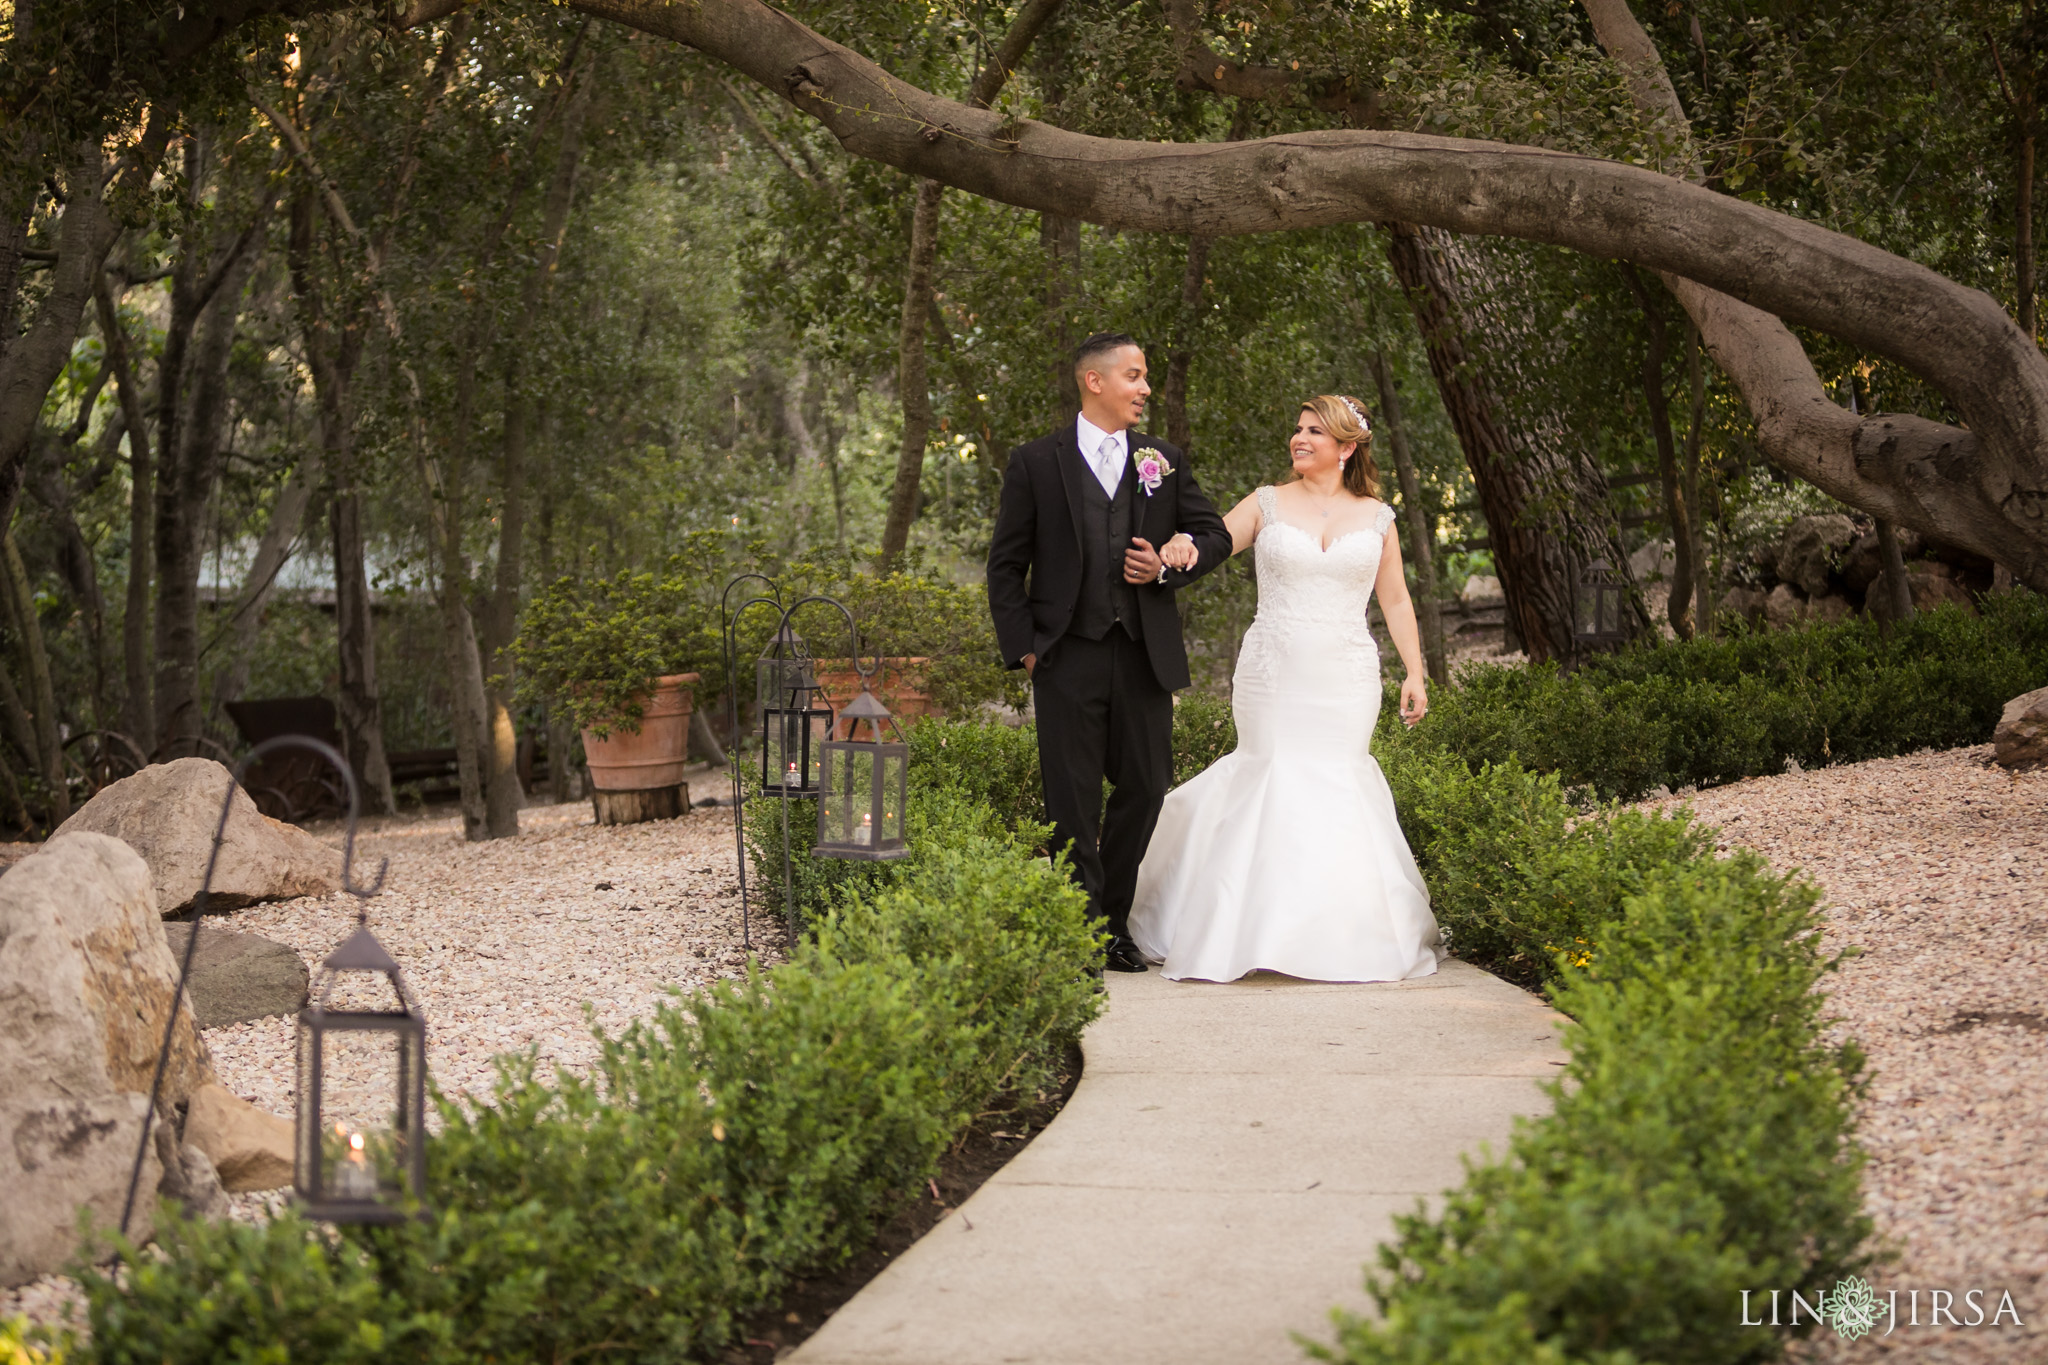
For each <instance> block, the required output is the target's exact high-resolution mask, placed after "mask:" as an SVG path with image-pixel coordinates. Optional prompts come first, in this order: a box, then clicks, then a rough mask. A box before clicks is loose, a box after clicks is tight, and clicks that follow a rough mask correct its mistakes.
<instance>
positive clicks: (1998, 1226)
mask: <svg viewBox="0 0 2048 1365" xmlns="http://www.w3.org/2000/svg"><path fill="white" fill-rule="evenodd" d="M1990 755H1991V749H1990V746H1989V745H1984V746H1980V747H1975V748H1968V749H1955V750H1950V751H1948V752H1945V753H1932V752H1930V753H1919V754H1912V755H1908V756H1906V757H1903V758H1891V759H1880V760H1876V761H1873V762H1869V763H1859V764H1854V765H1850V766H1845V767H1840V768H1828V769H1822V770H1818V771H1814V772H1805V773H1788V774H1787V775H1785V776H1782V777H1767V778H1757V779H1752V780H1750V781H1747V782H1739V783H1735V784H1733V785H1731V786H1727V787H1717V788H1713V789H1711V790H1708V791H1703V792H1700V793H1698V794H1696V795H1691V796H1688V797H1684V798H1682V799H1683V800H1686V801H1688V802H1689V803H1690V804H1691V806H1692V807H1693V809H1694V810H1695V811H1696V812H1697V813H1698V814H1699V816H1700V818H1701V819H1702V820H1704V821H1706V822H1707V823H1708V824H1713V825H1718V826H1720V827H1721V831H1722V836H1723V840H1724V845H1723V846H1724V847H1726V846H1729V845H1733V844H1741V845H1745V846H1747V847H1749V848H1753V849H1755V850H1756V851H1757V852H1759V853H1762V854H1763V855H1765V856H1766V857H1768V858H1769V859H1770V860H1771V861H1772V862H1773V863H1774V864H1776V865H1778V866H1779V867H1782V868H1794V867H1800V868H1804V869H1805V870H1806V871H1807V872H1808V873H1810V874H1811V875H1812V876H1813V877H1814V879H1815V880H1816V881H1818V882H1819V883H1820V885H1821V886H1822V887H1823V888H1825V890H1826V892H1827V896H1828V902H1829V905H1828V929H1827V934H1828V941H1829V943H1830V945H1831V946H1832V947H1835V948H1840V947H1844V946H1847V945H1851V944H1853V945H1856V946H1858V947H1860V948H1861V949H1862V950H1863V952H1862V955H1861V956H1859V957H1855V958H1852V959H1850V960H1849V961H1847V962H1845V963H1844V964H1843V968H1842V971H1841V972H1840V973H1839V974H1838V975H1836V976H1835V977H1833V978H1831V979H1830V981H1829V982H1828V989H1829V991H1830V996H1831V999H1830V1003H1831V1004H1832V1006H1833V1009H1834V1012H1835V1013H1836V1014H1837V1015H1838V1016H1839V1022H1838V1023H1837V1024H1836V1026H1835V1033H1836V1036H1837V1037H1853V1038H1854V1039H1856V1040H1857V1042H1859V1043H1860V1044H1861V1045H1862V1047H1863V1049H1864V1050H1865V1052H1866V1053H1867V1054H1868V1057H1869V1064H1870V1071H1871V1078H1872V1086H1871V1092H1870V1098H1869V1100H1868V1102H1867V1103H1866V1105H1865V1107H1864V1109H1863V1112H1862V1115H1861V1123H1862V1141H1863V1143H1864V1146H1865V1147H1866V1148H1867V1150H1868V1151H1869V1153H1870V1166H1869V1169H1868V1171H1867V1172H1866V1175H1865V1180H1864V1185H1865V1197H1866V1200H1867V1206H1868V1208H1869V1211H1870V1214H1871V1216H1872V1218H1873V1219H1875V1220H1876V1223H1877V1229H1878V1234H1879V1236H1880V1237H1881V1238H1883V1239H1884V1240H1885V1241H1886V1242H1887V1243H1888V1244H1889V1246H1890V1247H1891V1248H1892V1249H1893V1251H1894V1252H1895V1254H1896V1257H1897V1259H1896V1260H1895V1261H1893V1262H1892V1263H1890V1264H1887V1265H1884V1266H1880V1267H1879V1269H1878V1271H1877V1272H1876V1273H1875V1274H1874V1275H1872V1276H1871V1277H1870V1279H1871V1280H1872V1282H1873V1283H1874V1284H1875V1286H1876V1288H1877V1290H1878V1294H1879V1298H1880V1300H1881V1301H1882V1300H1884V1299H1885V1298H1886V1297H1887V1296H1888V1294H1889V1292H1890V1291H1892V1290H1894V1289H1896V1290H1897V1291H1898V1315H1899V1316H1898V1325H1897V1327H1896V1328H1895V1329H1894V1330H1893V1332H1892V1333H1891V1335H1890V1336H1889V1337H1881V1336H1872V1337H1866V1338H1864V1339H1863V1340H1862V1341H1860V1342H1857V1343H1855V1344H1853V1345H1852V1344H1851V1343H1849V1342H1847V1341H1844V1340H1842V1339H1840V1338H1838V1337H1837V1336H1836V1335H1835V1334H1834V1333H1833V1332H1831V1331H1826V1330H1823V1331H1822V1332H1821V1333H1820V1335H1819V1336H1818V1337H1817V1338H1815V1340H1814V1342H1813V1343H1812V1345H1811V1346H1810V1347H1809V1348H1807V1351H1806V1355H1805V1358H1807V1359H1810V1360H1813V1361H1823V1362H1828V1365H1851V1363H1852V1362H1862V1361H1871V1360H1892V1359H1898V1360H1912V1361H1915V1362H1921V1361H1925V1362H1929V1363H1930V1365H1978V1363H1979V1362H1981V1363H1982V1365H2042V1362H2048V1145H2044V1144H2043V1142H2042V1137H2043V1135H2044V1133H2048V857H2044V854H2048V772H2036V773H2031V774H2025V775H2021V776H2017V777H2015V776H2014V775H2012V774H2009V773H2007V772H2005V771H2004V770H2003V769H2001V768H1997V767H1994V766H1992V765H1991V763H1990ZM1680 799H1681V798H1673V799H1672V800H1667V801H1656V802H1651V803H1647V804H1649V805H1651V806H1653V807H1666V806H1671V805H1674V804H1677V802H1678V800H1680ZM1759 1287H1760V1288H1766V1287H1768V1286H1759ZM1916 1289H1917V1290H1921V1291H1923V1292H1922V1293H1921V1295H1920V1298H1919V1301H1918V1303H1919V1316H1920V1321H1921V1322H1922V1323H1923V1324H1924V1323H1928V1322H1930V1321H1931V1306H1932V1299H1931V1297H1930V1295H1929V1294H1928V1293H1927V1292H1926V1291H1930V1290H1937V1289H1939V1290H1945V1291H1948V1292H1950V1293H1953V1294H1955V1295H1956V1302H1955V1304H1954V1306H1953V1310H1952V1312H1953V1316H1954V1318H1955V1319H1956V1320H1957V1321H1958V1322H1967V1320H1968V1318H1969V1316H1970V1313H1969V1309H1968V1308H1967V1306H1966V1305H1965V1304H1964V1303H1963V1301H1962V1295H1963V1293H1964V1291H1967V1290H1971V1289H1981V1290H1984V1291H1985V1293H1984V1295H1983V1298H1982V1300H1981V1302H1983V1304H1984V1305H1985V1306H1984V1311H1983V1325H1980V1326H1977V1327H1974V1328H1973V1327H1969V1326H1957V1327H1950V1326H1948V1325H1946V1324H1945V1323H1944V1324H1943V1325H1942V1326H1939V1327H1930V1326H1919V1327H1914V1326H1912V1325H1910V1324H1909V1322H1908V1320H1907V1319H1908V1312H1909V1306H1910V1304H1911V1302H1912V1301H1911V1300H1910V1299H1909V1297H1908V1296H1909V1293H1910V1291H1913V1290H1916ZM2005 1291H2010V1292H2011V1294H2012V1301H2013V1305H2014V1307H2015V1308H2016V1309H2017V1311H2018V1314H2019V1317H2020V1319H2021V1321H2022V1322H2023V1323H2024V1326H2023V1327H2022V1328H2019V1329H2015V1328H2013V1327H2012V1325H2011V1318H2010V1316H2008V1317H2006V1318H2005V1319H2004V1322H2003V1324H2002V1325H2000V1326H1999V1327H1997V1328H1995V1329H1994V1328H1993V1327H1992V1326H1991V1325H1990V1320H1991V1315H1992V1313H1993V1312H1994V1310H1995V1309H1996V1308H1997V1306H1998V1303H1999V1295H2000V1294H2001V1293H2002V1292H2005ZM1884 1327H1885V1325H1884V1323H1883V1322H1882V1321H1880V1324H1879V1326H1878V1327H1877V1329H1876V1331H1877V1332H1878V1333H1882V1332H1883V1331H1884Z"/></svg>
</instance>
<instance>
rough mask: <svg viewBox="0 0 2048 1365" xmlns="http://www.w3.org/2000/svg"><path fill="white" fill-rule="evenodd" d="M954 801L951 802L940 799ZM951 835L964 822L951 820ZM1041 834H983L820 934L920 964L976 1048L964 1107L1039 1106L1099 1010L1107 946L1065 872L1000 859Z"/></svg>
mask: <svg viewBox="0 0 2048 1365" xmlns="http://www.w3.org/2000/svg"><path fill="white" fill-rule="evenodd" d="M944 799H947V800H956V801H957V800H958V799H959V798H958V797H956V796H954V795H953V794H951V793H948V794H947V796H946V797H945V798H944ZM951 823H952V827H953V828H955V829H964V828H965V827H966V825H967V820H966V819H964V818H959V817H956V818H955V819H954V820H953V821H952V822H951ZM1041 833H1042V831H1040V830H1035V829H1028V828H1027V829H1026V830H1024V831H1023V832H1022V833H1021V834H1006V835H1002V836H998V835H995V834H993V833H977V834H965V835H962V836H956V839H955V841H954V842H951V843H947V844H940V845H936V846H935V847H934V848H933V850H932V852H931V853H930V854H929V855H928V856H926V857H925V858H923V859H922V860H921V861H920V863H919V865H918V867H917V868H916V869H915V872H914V875H912V876H911V877H909V878H907V879H906V880H905V881H904V882H902V883H900V884H898V885H896V886H893V887H889V888H885V889H883V890H880V891H877V892H875V893H873V894H871V895H863V894H861V893H860V892H859V891H854V892H851V893H850V894H849V895H848V896H847V898H846V902H845V904H844V905H843V906H842V907H841V908H840V909H839V910H837V911H836V912H835V913H834V914H833V915H832V916H831V917H830V918H829V919H827V920H826V921H825V922H824V923H823V924H822V925H821V926H820V929H819V936H818V941H819V945H820V949H821V951H824V952H827V953H830V954H833V955H835V956H838V957H841V958H845V959H847V960H851V961H879V960H887V959H889V958H893V957H901V958H903V959H906V960H908V961H910V962H912V963H915V964H916V965H917V971H918V973H919V976H920V979H921V981H922V985H921V987H920V991H921V994H922V996H923V998H925V999H931V1000H947V1001H950V1002H952V1003H953V1005H954V1007H955V1008H956V1010H957V1011H958V1018H959V1020H960V1022H961V1023H962V1024H963V1025H964V1028H963V1029H961V1030H960V1031H959V1033H958V1036H959V1037H961V1038H971V1039H972V1041H973V1046H972V1047H970V1048H968V1049H966V1050H965V1051H964V1053H963V1054H961V1055H960V1056H958V1057H956V1058H954V1059H953V1060H952V1061H951V1063H950V1074H951V1077H952V1081H951V1084H952V1087H953V1089H954V1092H955V1094H956V1096H957V1098H958V1102H959V1103H961V1104H963V1105H966V1106H970V1107H971V1108H972V1109H973V1110H976V1111H978V1110H980V1109H982V1108H984V1107H986V1106H987V1104H988V1103H989V1102H990V1100H991V1099H992V1098H993V1097H995V1096H998V1095H1004V1094H1017V1095H1020V1096H1022V1097H1024V1098H1026V1099H1031V1098H1035V1097H1040V1096H1042V1094H1043V1093H1044V1092H1045V1091H1046V1090H1048V1089H1049V1088H1050V1087H1051V1086H1052V1084H1053V1077H1054V1073H1055V1072H1056V1071H1057V1069H1058V1068H1059V1066H1060V1065H1061V1063H1062V1062H1063V1061H1064V1060H1065V1056H1066V1052H1067V1049H1068V1048H1069V1047H1070V1046H1071V1045H1072V1044H1073V1043H1075V1042H1077V1041H1078V1040H1079V1039H1080V1036H1081V1030H1082V1029H1083V1028H1085V1027H1086V1026H1087V1024H1088V1023H1089V1021H1091V1020H1092V1019H1094V1017H1095V1015H1096V1013H1097V1011H1098V1010H1099V1009H1100V1007H1101V995H1100V993H1099V992H1098V991H1097V989H1096V986H1095V982H1094V980H1093V978H1092V977H1091V976H1090V975H1089V967H1090V966H1091V965H1092V964H1093V962H1094V961H1095V958H1096V955H1097V953H1099V952H1100V950H1101V949H1100V935H1099V933H1098V930H1097V928H1096V926H1095V924H1094V922H1093V921H1091V920H1090V919H1089V918H1088V913H1087V904H1088V898H1087V896H1086V895H1085V894H1084V893H1083V892H1082V891H1081V889H1080V888H1079V887H1078V886H1076V885H1075V884H1074V882H1073V881H1072V879H1071V878H1070V877H1069V876H1068V875H1067V871H1066V868H1065V866H1064V864H1053V863H1042V862H1035V861H1034V862H1030V863H1027V864H1025V865H1024V866H1023V868H1022V869H1021V870H1020V869H1019V868H1018V867H1017V866H1016V864H1015V862H1014V860H1011V859H1005V858H1003V857H1002V856H1000V854H1001V851H1002V849H1003V848H1005V847H1011V848H1014V847H1016V845H1015V844H1013V843H1011V840H1018V841H1019V842H1024V843H1030V842H1035V841H1036V838H1037V836H1038V835H1039V834H1041Z"/></svg>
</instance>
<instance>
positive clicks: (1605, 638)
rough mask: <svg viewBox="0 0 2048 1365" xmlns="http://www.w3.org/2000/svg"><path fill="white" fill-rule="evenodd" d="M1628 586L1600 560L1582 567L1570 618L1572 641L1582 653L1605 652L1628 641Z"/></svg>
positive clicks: (1611, 568)
mask: <svg viewBox="0 0 2048 1365" xmlns="http://www.w3.org/2000/svg"><path fill="white" fill-rule="evenodd" d="M1627 606H1628V585H1627V584H1625V583H1623V582H1622V581H1621V579H1620V577H1619V576H1618V575H1616V574H1615V572H1614V569H1613V567H1612V566H1611V565H1609V564H1608V562H1607V561H1606V560H1604V559H1596V560H1594V561H1593V562H1592V563H1591V564H1589V565H1587V566H1586V572H1585V574H1584V575H1583V576H1582V577H1581V578H1580V579H1579V584H1578V602H1577V607H1576V610H1575V612H1574V614H1573V617H1572V641H1573V643H1574V644H1576V645H1578V646H1579V647H1580V648H1581V649H1582V650H1592V649H1605V648H1607V647H1608V646H1610V645H1618V644H1622V643H1624V642H1626V641H1627V639H1628V624H1627V615H1626V612H1627Z"/></svg>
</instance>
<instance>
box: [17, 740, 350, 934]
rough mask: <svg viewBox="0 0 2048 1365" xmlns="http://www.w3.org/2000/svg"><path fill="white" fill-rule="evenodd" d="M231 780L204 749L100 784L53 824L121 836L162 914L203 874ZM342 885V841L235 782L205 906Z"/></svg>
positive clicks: (185, 898) (180, 905) (317, 892)
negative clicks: (266, 808) (143, 869)
mask: <svg viewBox="0 0 2048 1365" xmlns="http://www.w3.org/2000/svg"><path fill="white" fill-rule="evenodd" d="M232 781H233V778H232V776H231V775H230V774H229V772H228V770H227V769H226V768H224V767H222V766H221V765H220V764H219V763H216V762H215V761H214V760H212V759H210V758H181V759H178V760H177V761H176V762H173V763H152V764H151V765H150V766H148V767H147V768H144V769H143V770H142V771H141V772H139V773H136V774H134V775H132V776H130V777H124V778H122V779H121V780H120V781H119V782H116V783H114V784H112V785H111V786H108V787H103V788H101V790H100V792H99V794H98V795H97V796H95V797H93V799H92V800H90V801H88V802H86V803H85V805H83V806H82V807H80V808H79V810H78V813H77V814H75V815H73V816H72V817H71V818H70V819H69V820H66V821H65V822H64V823H63V824H62V825H61V826H59V827H58V831H57V832H58V833H60V834H64V833H72V832H78V831H86V830H90V831H91V832H93V833H95V834H110V835H112V836H113V837H114V838H116V839H119V840H121V841H122V842H123V843H125V844H127V845H128V846H129V847H130V848H133V849H134V850H135V851H136V852H137V853H140V854H141V855H142V858H143V861H144V862H146V863H148V864H149V872H150V876H151V877H152V878H153V879H154V881H155V883H156V903H157V909H158V910H159V911H160V912H161V913H162V914H163V915H164V916H165V917H167V918H168V917H169V916H172V915H178V914H183V913H184V912H185V911H187V910H189V909H191V907H192V901H193V899H194V898H195V897H196V896H198V894H199V884H200V883H201V882H202V881H203V880H205V877H206V860H207V858H208V856H209V855H210V854H211V853H212V851H213V832H214V830H215V829H216V828H218V827H219V825H220V804H221V798H222V797H223V796H224V795H226V794H227V790H228V787H229V785H230V784H231V783H232ZM340 886H341V853H340V851H339V850H337V849H333V848H329V847H328V846H327V845H326V844H323V843H321V842H320V841H319V840H318V839H315V838H314V837H313V836H312V835H310V834H308V833H306V832H305V831H304V830H302V829H298V828H296V827H294V826H292V825H287V824H285V823H284V822H283V821H281V820H273V819H271V818H270V817H269V816H267V815H265V814H263V813H262V812H261V811H259V810H257V809H256V803H255V802H254V801H252V800H250V799H249V793H247V792H245V791H243V790H242V789H241V788H239V787H237V788H236V789H235V794H234V806H233V809H232V810H231V811H230V812H229V814H228V825H227V834H226V837H225V838H224V839H223V841H222V843H221V847H220V865H219V867H217V868H216V869H215V870H214V874H213V889H212V890H211V891H210V892H209V893H208V896H207V901H206V908H207V909H209V910H233V909H235V908H236V907H238V906H243V905H251V904H254V903H255V902H257V901H279V900H290V899H291V898H292V897H294V896H325V895H327V894H329V893H330V892H332V891H335V890H337V889H339V887H340Z"/></svg>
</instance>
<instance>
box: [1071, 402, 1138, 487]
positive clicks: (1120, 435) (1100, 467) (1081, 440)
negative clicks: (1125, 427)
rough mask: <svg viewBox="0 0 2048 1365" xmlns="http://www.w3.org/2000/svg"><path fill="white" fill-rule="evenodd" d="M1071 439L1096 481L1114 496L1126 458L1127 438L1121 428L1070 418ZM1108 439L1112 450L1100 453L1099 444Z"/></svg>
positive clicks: (1128, 440)
mask: <svg viewBox="0 0 2048 1365" xmlns="http://www.w3.org/2000/svg"><path fill="white" fill-rule="evenodd" d="M1074 441H1075V444H1077V445H1079V446H1080V447H1081V458H1082V459H1084V460H1086V461H1087V462H1088V467H1089V468H1090V469H1092V470H1094V471H1095V479H1096V482H1098V483H1100V484H1101V485H1102V491H1103V492H1104V493H1107V494H1108V495H1109V496H1110V497H1112V498H1114V497H1115V496H1116V489H1117V485H1118V484H1120V483H1122V482H1123V481H1124V463H1125V462H1126V461H1127V460H1129V459H1130V452H1131V440H1130V437H1129V435H1128V434H1127V433H1125V432H1121V431H1104V430H1103V429H1102V428H1101V427H1098V426H1096V425H1095V423H1093V422H1091V421H1089V420H1088V419H1087V418H1086V417H1078V416H1077V417H1076V418H1074ZM1104 441H1112V442H1114V443H1115V447H1116V448H1115V449H1114V450H1113V451H1111V452H1109V453H1108V454H1106V455H1105V454H1104V453H1103V449H1102V443H1103V442H1104Z"/></svg>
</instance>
